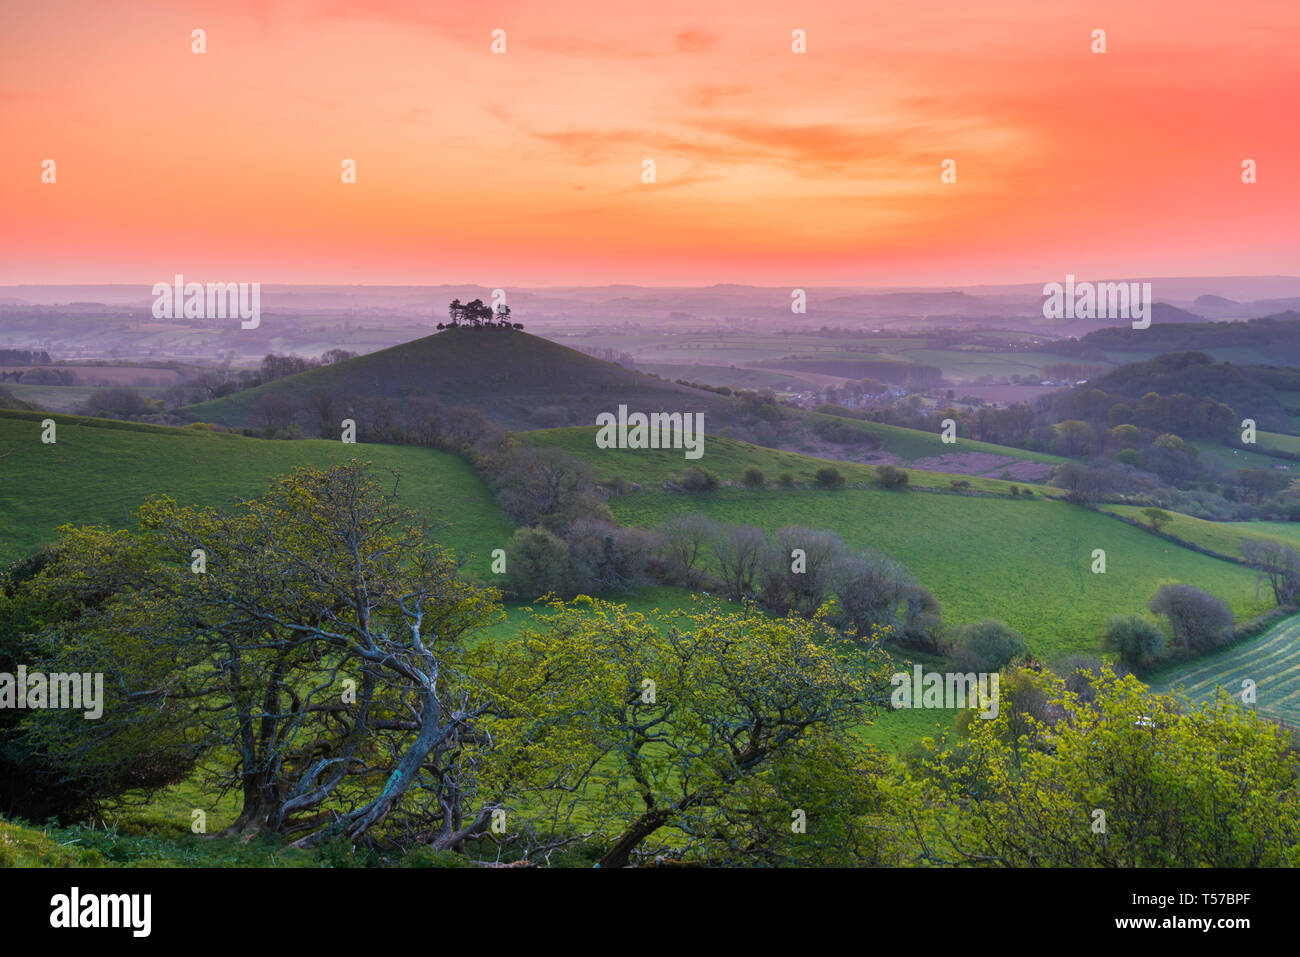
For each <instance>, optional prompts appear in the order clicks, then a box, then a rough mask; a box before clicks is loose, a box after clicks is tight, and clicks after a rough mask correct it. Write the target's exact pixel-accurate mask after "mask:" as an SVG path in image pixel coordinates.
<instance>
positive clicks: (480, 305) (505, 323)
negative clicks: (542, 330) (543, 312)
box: [438, 299, 524, 330]
mask: <svg viewBox="0 0 1300 957" xmlns="http://www.w3.org/2000/svg"><path fill="white" fill-rule="evenodd" d="M447 311H448V312H449V313H450V314H451V322H440V323H438V328H439V329H440V330H441V329H460V328H466V329H522V328H523V327H524V324H523V323H522V322H511V321H510V307H509V306H507V305H505V304H504V303H502V304H501V305H499V306H497V308H496V311H495V312H493V310H492V307H491V306H489V305H485V304H484V302H483V300H482V299H472V300H470V301H469V302H466V303H462V302H461V301H460V300H459V299H453V300H452V301H451V305H449V306H448V307H447ZM493 316H495V317H496V318H495V319H494V318H493Z"/></svg>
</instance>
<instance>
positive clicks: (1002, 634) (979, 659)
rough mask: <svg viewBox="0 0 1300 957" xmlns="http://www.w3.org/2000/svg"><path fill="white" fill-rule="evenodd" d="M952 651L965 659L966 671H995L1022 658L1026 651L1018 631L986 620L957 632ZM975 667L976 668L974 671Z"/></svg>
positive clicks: (988, 619)
mask: <svg viewBox="0 0 1300 957" xmlns="http://www.w3.org/2000/svg"><path fill="white" fill-rule="evenodd" d="M954 650H955V653H957V654H960V655H961V658H962V659H965V663H966V664H968V665H971V666H972V667H971V668H970V669H969V670H974V671H997V670H998V669H1000V668H1003V667H1005V666H1006V665H1008V664H1010V663H1011V662H1012V661H1013V660H1014V659H1016V658H1019V657H1021V656H1023V655H1024V654H1025V653H1026V652H1027V651H1028V650H1029V649H1028V647H1027V646H1026V645H1025V639H1024V638H1023V637H1022V636H1021V634H1020V633H1019V632H1018V631H1014V630H1013V629H1011V628H1010V627H1008V626H1007V625H1006V624H1004V623H1003V622H1000V621H997V620H995V619H992V618H986V619H985V620H984V621H981V622H977V623H975V624H973V625H965V626H963V627H962V628H959V629H958V630H957V635H956V641H955V642H954ZM963 652H964V654H961V653H963ZM954 660H959V659H956V658H955V659H954ZM975 665H980V667H974V666H975Z"/></svg>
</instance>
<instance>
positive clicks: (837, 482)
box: [815, 465, 844, 488]
mask: <svg viewBox="0 0 1300 957" xmlns="http://www.w3.org/2000/svg"><path fill="white" fill-rule="evenodd" d="M815 478H816V479H817V484H818V485H820V486H821V487H822V488H843V487H844V476H843V475H841V474H840V470H839V469H837V468H832V467H831V466H829V465H828V466H826V468H821V469H818V470H817V474H816V476H815Z"/></svg>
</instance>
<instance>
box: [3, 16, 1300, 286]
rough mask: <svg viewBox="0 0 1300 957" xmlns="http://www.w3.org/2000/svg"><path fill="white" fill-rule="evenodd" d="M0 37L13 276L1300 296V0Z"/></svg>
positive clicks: (219, 27)
mask: <svg viewBox="0 0 1300 957" xmlns="http://www.w3.org/2000/svg"><path fill="white" fill-rule="evenodd" d="M0 22H2V23H3V31H2V32H0V137H2V141H3V144H4V146H3V150H2V151H0V283H36V282H141V283H153V282H156V281H159V280H165V279H169V278H170V277H171V276H172V275H173V274H175V273H178V272H179V273H183V274H185V276H186V277H187V278H189V279H193V280H197V281H258V282H268V283H269V282H330V283H438V282H479V283H483V284H486V285H489V286H506V285H509V284H512V283H513V284H520V285H557V284H568V283H584V284H585V283H591V284H596V283H607V282H628V283H639V284H645V285H658V284H678V283H681V284H685V283H689V284H711V283H715V282H755V283H759V284H764V285H784V284H789V285H792V286H798V285H815V284H819V283H820V284H827V283H837V284H861V285H903V284H958V283H979V282H989V283H996V282H1020V281H1024V282H1043V281H1048V280H1060V279H1061V278H1062V277H1063V276H1064V275H1065V274H1066V273H1073V274H1075V275H1077V276H1080V277H1088V276H1097V277H1105V276H1121V275H1122V276H1133V277H1141V276H1171V275H1228V274H1243V275H1267V274H1287V275H1294V274H1297V273H1300V223H1298V221H1297V213H1298V212H1300V109H1298V108H1297V107H1298V106H1300V56H1298V55H1297V52H1296V51H1297V49H1300V3H1297V2H1296V0H1279V2H1251V3H1249V4H1243V5H1235V4H1224V3H1223V2H1221V0H1208V2H1202V0H1195V2H1187V0H1175V2H1146V3H1136V2H1134V0H1123V2H1115V3H1109V2H1105V3H1068V2H1056V0H1024V2H1022V0H1007V2H982V3H981V2H979V0H956V2H948V0H939V2H927V0H900V2H890V3H881V2H875V3H873V2H868V0H846V2H836V3H816V4H814V3H809V2H795V0H790V2H786V3H768V2H756V0H740V2H716V0H692V2H680V3H679V2H661V0H655V2H653V3H614V2H613V0H602V2H565V0H558V2H557V0H546V2H531V3H522V2H520V3H509V2H505V3H492V2H490V0H489V2H483V3H465V2H457V3H454V4H452V3H446V4H441V3H436V2H406V0H360V2H356V0H349V2H345V0H338V2H324V0H322V2H314V0H313V2H305V0H304V2H293V0H282V2H273V0H265V2H259V0H217V2H193V3H184V2H114V0H86V2H63V0H42V2H30V0H0ZM195 27H202V28H204V29H205V30H206V31H207V45H208V50H207V53H206V54H203V55H196V54H194V53H192V52H191V51H190V45H191V39H190V34H191V31H192V30H193V29H194V28H195ZM495 28H501V29H504V30H505V31H506V42H507V52H506V53H505V54H504V55H494V54H493V53H492V52H491V51H490V44H491V32H492V30H493V29H495ZM795 28H801V29H803V30H805V31H806V32H807V37H808V41H807V42H808V52H807V54H804V55H796V54H793V53H791V51H790V35H791V31H792V30H793V29H795ZM1095 28H1101V29H1104V30H1106V33H1107V48H1108V52H1107V53H1106V54H1104V55H1095V54H1092V53H1091V52H1090V51H1089V46H1090V43H1091V36H1090V35H1091V32H1092V30H1093V29H1095ZM1247 157H1249V158H1252V159H1254V160H1256V162H1257V163H1258V169H1259V173H1258V178H1259V182H1258V183H1256V184H1254V185H1244V184H1242V182H1241V161H1242V160H1243V159H1244V158H1247ZM46 158H52V159H54V160H55V161H56V163H57V183H55V184H54V185H48V184H43V183H41V180H40V174H41V163H42V160H44V159H46ZM344 158H352V159H355V160H356V162H357V170H358V182H357V184H356V185H345V184H343V183H342V182H341V181H340V163H341V162H342V160H343V159H344ZM646 158H652V159H654V160H655V162H656V164H657V177H658V182H657V183H656V184H654V185H644V184H642V183H641V162H642V160H643V159H646ZM945 158H952V159H954V160H956V162H957V183H956V184H955V185H946V184H942V183H941V182H940V180H939V169H940V163H941V162H942V160H944V159H945Z"/></svg>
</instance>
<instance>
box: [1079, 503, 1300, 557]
mask: <svg viewBox="0 0 1300 957" xmlns="http://www.w3.org/2000/svg"><path fill="white" fill-rule="evenodd" d="M1101 511H1103V512H1110V513H1111V514H1114V515H1123V516H1124V517H1125V518H1131V519H1136V520H1138V521H1140V522H1145V521H1146V517H1145V516H1144V515H1143V514H1142V507H1141V506H1139V505H1103V506H1101ZM1168 514H1170V515H1172V516H1173V519H1172V520H1171V521H1170V522H1169V523H1168V524H1167V525H1165V526H1163V527H1162V529H1161V531H1163V532H1164V533H1165V534H1167V535H1173V536H1174V537H1175V538H1179V539H1181V540H1182V541H1184V542H1191V543H1192V544H1193V545H1199V546H1201V548H1208V549H1210V550H1211V551H1215V552H1218V553H1219V554H1220V555H1230V556H1232V557H1233V558H1240V557H1241V543H1242V542H1247V541H1255V542H1260V541H1272V542H1281V543H1282V544H1284V545H1297V546H1300V525H1297V524H1294V523H1290V522H1208V521H1206V520H1205V519H1203V518H1193V517H1192V516H1191V515H1183V514H1182V513H1180V512H1169V513H1168Z"/></svg>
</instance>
